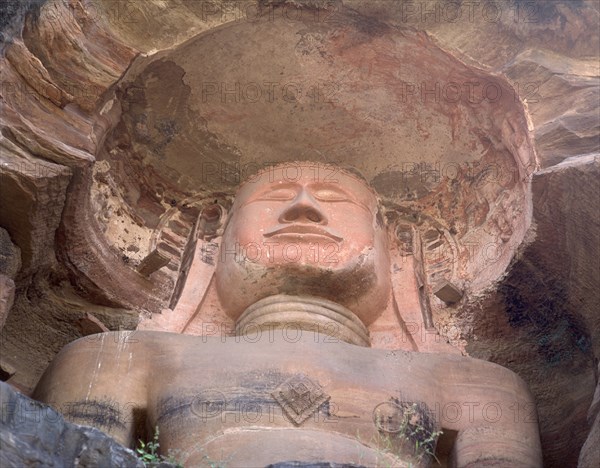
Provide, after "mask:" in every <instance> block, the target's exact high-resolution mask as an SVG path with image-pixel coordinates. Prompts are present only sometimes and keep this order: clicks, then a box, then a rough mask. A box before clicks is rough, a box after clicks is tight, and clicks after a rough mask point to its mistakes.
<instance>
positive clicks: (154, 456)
mask: <svg viewBox="0 0 600 468" xmlns="http://www.w3.org/2000/svg"><path fill="white" fill-rule="evenodd" d="M159 434H160V432H159V430H158V426H156V427H155V428H154V436H153V437H152V440H151V441H150V442H144V441H143V440H141V439H139V440H138V442H139V447H137V448H136V449H135V451H136V452H137V454H138V458H139V459H140V460H142V461H143V462H144V465H146V466H152V465H154V464H158V463H161V462H166V463H171V464H173V465H175V466H176V467H177V468H183V465H182V464H180V463H179V462H178V461H177V460H176V459H175V456H174V455H173V454H171V453H169V455H168V456H164V455H160V454H159V452H158V449H159V448H160V444H159V443H158V436H159Z"/></svg>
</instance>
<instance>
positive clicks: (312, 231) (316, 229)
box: [263, 224, 344, 242]
mask: <svg viewBox="0 0 600 468" xmlns="http://www.w3.org/2000/svg"><path fill="white" fill-rule="evenodd" d="M279 235H291V236H299V237H302V236H311V237H312V236H320V237H327V238H328V239H331V240H334V241H336V242H340V241H342V240H344V238H343V237H342V236H341V235H340V234H339V233H338V232H337V231H336V230H335V229H331V228H326V227H323V226H312V225H310V224H284V225H282V224H278V225H277V226H275V227H273V228H271V229H269V230H268V231H267V232H265V233H264V234H263V236H264V237H267V238H270V237H275V236H279Z"/></svg>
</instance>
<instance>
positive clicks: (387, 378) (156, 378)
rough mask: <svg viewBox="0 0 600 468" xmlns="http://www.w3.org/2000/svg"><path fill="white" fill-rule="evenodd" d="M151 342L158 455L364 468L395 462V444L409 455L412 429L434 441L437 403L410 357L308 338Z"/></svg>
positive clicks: (429, 376) (433, 388)
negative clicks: (172, 452) (164, 451)
mask: <svg viewBox="0 0 600 468" xmlns="http://www.w3.org/2000/svg"><path fill="white" fill-rule="evenodd" d="M156 338H157V340H156V342H155V344H154V346H153V347H152V348H153V351H152V354H153V356H152V364H151V366H152V375H153V377H152V378H151V380H150V382H149V415H148V417H149V425H151V427H155V426H159V427H160V433H161V446H162V447H163V448H175V447H177V448H180V449H181V448H183V450H184V452H185V454H184V457H183V458H185V459H188V460H190V461H191V462H195V461H199V460H202V459H204V460H205V461H206V460H212V461H222V462H225V463H227V462H229V463H232V462H234V461H235V463H233V465H235V464H236V463H237V462H238V461H240V460H244V459H246V460H255V461H257V462H258V461H259V460H260V462H261V463H263V462H268V463H277V462H281V461H290V460H301V461H309V460H310V461H315V459H314V458H313V457H314V456H315V454H318V453H320V454H322V456H323V458H321V461H323V460H328V461H336V462H338V463H355V464H358V465H361V464H364V465H367V466H368V465H369V463H373V457H375V458H379V459H381V460H380V461H382V462H383V460H384V459H386V457H388V456H389V454H388V452H395V453H396V454H401V455H402V452H403V451H407V449H406V448H402V446H401V445H400V444H401V443H405V444H408V445H407V446H408V447H411V449H410V450H412V447H414V441H413V440H411V435H412V437H413V438H414V437H415V434H414V432H415V427H416V428H417V430H420V429H421V428H422V430H423V433H422V434H420V435H421V436H423V437H426V436H425V435H424V434H430V433H431V432H432V431H435V427H434V426H433V419H432V417H433V416H432V415H431V414H428V412H427V408H428V407H429V408H430V409H431V410H433V409H434V402H435V401H439V395H438V394H437V393H438V392H437V385H436V384H435V380H434V373H433V372H432V371H431V369H430V368H428V367H429V366H427V365H426V363H425V361H423V360H422V359H415V357H416V356H415V355H414V354H411V353H404V352H398V351H396V352H391V351H384V350H374V349H370V348H362V347H358V346H352V345H348V344H345V343H337V342H335V341H334V340H333V339H331V338H329V337H326V336H323V335H315V334H314V333H311V332H306V333H305V334H304V336H302V337H301V338H300V339H299V340H298V341H296V336H295V335H294V334H290V336H289V337H288V339H284V337H283V336H282V335H281V331H279V330H276V331H275V332H274V333H273V334H272V335H271V336H263V337H262V339H260V340H259V341H257V342H254V341H255V338H256V337H241V338H240V337H238V338H227V339H226V340H225V339H223V340H222V339H220V338H203V337H181V336H179V337H177V336H174V335H168V334H164V335H163V336H160V337H159V336H156ZM293 341H296V342H293ZM411 414H412V416H410V415H411ZM407 418H408V419H412V420H413V422H414V421H416V420H418V421H421V422H420V423H418V424H413V425H412V426H409V425H407V424H406V421H407V420H408V419H407ZM415 418H416V419H415ZM423 437H421V438H423ZM267 446H268V449H267ZM367 447H371V449H369V448H367ZM267 453H268V457H266V458H264V459H262V458H261V456H262V455H264V454H267ZM188 457H191V458H188ZM282 457H283V458H282ZM332 457H333V458H332ZM336 457H337V459H336ZM268 463H267V464H268Z"/></svg>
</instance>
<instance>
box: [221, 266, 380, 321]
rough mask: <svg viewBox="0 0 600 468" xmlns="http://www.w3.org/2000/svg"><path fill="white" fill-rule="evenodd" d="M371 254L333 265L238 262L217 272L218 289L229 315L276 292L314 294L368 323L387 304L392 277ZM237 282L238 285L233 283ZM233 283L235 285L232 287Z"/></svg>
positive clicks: (238, 313) (233, 314)
mask: <svg viewBox="0 0 600 468" xmlns="http://www.w3.org/2000/svg"><path fill="white" fill-rule="evenodd" d="M376 273H377V269H376V267H375V263H374V261H373V259H372V257H370V256H362V257H361V258H359V259H357V260H356V261H353V262H352V263H350V264H347V265H343V266H340V265H339V264H336V265H333V267H332V268H327V267H321V266H313V265H301V264H295V263H286V264H280V265H264V264H260V263H250V262H244V263H238V264H235V265H229V266H228V267H225V268H224V269H222V270H221V271H218V272H217V277H216V281H217V291H218V293H219V298H220V300H221V303H222V305H223V307H224V309H225V312H226V313H227V315H229V316H230V317H231V318H233V319H234V320H237V318H238V317H239V316H240V315H241V314H242V313H243V312H244V310H245V309H246V308H247V307H249V306H250V305H252V304H254V303H255V302H256V301H258V300H260V299H263V298H265V297H268V296H272V295H276V294H287V295H290V296H313V297H321V298H324V299H328V300H330V301H333V302H337V303H338V304H341V305H343V306H345V307H347V308H348V309H350V310H351V311H352V312H354V313H355V314H356V315H357V316H358V317H359V318H360V319H361V320H362V321H363V322H364V323H365V324H367V325H368V324H369V323H370V322H372V321H373V318H372V316H375V318H376V317H377V316H378V315H379V313H381V311H382V310H383V309H384V308H385V303H386V301H387V298H388V292H389V285H388V283H387V282H388V281H389V279H388V278H380V277H378V276H377V274H376ZM233 285H237V286H233ZM232 286H233V287H232Z"/></svg>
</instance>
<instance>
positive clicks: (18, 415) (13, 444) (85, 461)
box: [0, 382, 145, 468]
mask: <svg viewBox="0 0 600 468" xmlns="http://www.w3.org/2000/svg"><path fill="white" fill-rule="evenodd" d="M0 403H1V406H2V415H1V417H0V443H1V444H2V451H1V452H0V464H2V466H79V467H110V466H122V467H132V468H133V467H136V468H141V467H143V466H145V465H144V463H142V461H141V460H140V459H139V458H137V456H136V455H135V453H133V451H131V450H129V449H126V448H125V447H122V446H121V445H119V444H118V443H117V442H115V441H114V440H113V439H112V438H110V437H108V436H107V435H105V434H104V433H103V432H101V431H99V430H98V429H93V428H90V427H84V426H78V425H77V424H71V423H69V422H66V421H65V420H64V419H63V417H62V416H61V415H60V414H58V413H57V412H56V411H54V410H53V409H52V408H50V407H49V406H48V405H44V404H42V403H39V402H37V401H35V400H32V399H30V398H27V397H26V396H23V395H22V394H21V393H19V392H16V391H15V390H14V389H12V388H11V386H10V385H7V384H6V383H4V382H0Z"/></svg>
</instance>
